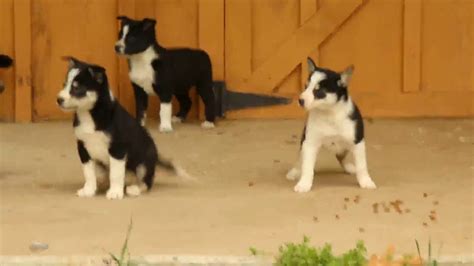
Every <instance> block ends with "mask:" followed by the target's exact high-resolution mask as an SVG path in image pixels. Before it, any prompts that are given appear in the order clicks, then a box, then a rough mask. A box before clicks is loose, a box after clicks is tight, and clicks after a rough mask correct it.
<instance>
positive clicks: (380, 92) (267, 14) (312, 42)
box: [225, 0, 474, 118]
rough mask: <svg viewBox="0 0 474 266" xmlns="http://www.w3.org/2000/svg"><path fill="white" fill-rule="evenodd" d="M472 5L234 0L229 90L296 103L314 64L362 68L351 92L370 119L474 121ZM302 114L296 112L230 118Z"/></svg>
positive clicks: (459, 1) (229, 5)
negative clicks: (457, 118) (308, 68)
mask: <svg viewBox="0 0 474 266" xmlns="http://www.w3.org/2000/svg"><path fill="white" fill-rule="evenodd" d="M473 6H474V1H470V0H425V1H421V0H405V1H401V0H400V1H395V0H366V1H362V0H319V1H318V0H226V6H225V20H226V23H225V25H226V28H225V36H226V39H225V77H226V82H227V84H228V88H229V89H230V90H235V91H241V92H254V93H255V92H256V93H262V94H269V95H277V96H284V97H292V98H294V99H296V97H297V96H298V94H299V93H300V90H301V88H302V87H303V81H304V80H305V79H306V78H307V73H306V63H305V62H306V60H305V59H306V57H307V56H311V57H312V58H313V59H315V60H316V62H318V64H319V65H321V66H323V67H328V68H331V69H335V70H342V69H344V68H345V67H346V66H348V65H350V64H354V65H355V68H356V70H355V74H354V78H353V81H352V84H351V87H350V91H351V94H352V96H353V98H354V99H355V100H356V102H357V103H358V104H359V105H360V107H361V109H362V111H363V113H364V114H365V116H367V117H371V116H372V117H413V116H472V115H474V110H473V102H472V99H473V96H474V95H473V88H474V82H473V76H474V75H473V65H472V63H473V62H474V61H473V58H474V57H473V50H474V43H473V35H474V31H473V23H474V20H473V14H474V7H473ZM446 10H450V12H445V11H446ZM454 28H455V29H454ZM453 29H454V30H453ZM447 64H449V65H450V66H451V67H449V70H448V68H447ZM443 71H444V72H443ZM447 73H449V74H447ZM453 80H455V81H453ZM303 115H304V112H303V111H302V110H301V109H300V108H298V107H297V106H296V104H292V105H288V106H278V107H266V108H253V109H248V110H242V111H234V112H231V113H229V114H228V117H231V118H243V117H265V118H285V117H301V116H303Z"/></svg>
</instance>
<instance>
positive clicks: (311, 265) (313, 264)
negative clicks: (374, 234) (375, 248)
mask: <svg viewBox="0 0 474 266" xmlns="http://www.w3.org/2000/svg"><path fill="white" fill-rule="evenodd" d="M366 255H367V249H366V248H365V245H364V243H363V242H362V241H359V242H358V243H357V245H356V247H355V248H354V249H351V250H349V251H347V252H345V253H344V254H342V255H340V256H336V255H334V254H333V253H332V247H331V245H329V244H326V245H324V247H323V248H316V247H313V246H311V245H310V240H309V238H308V237H306V236H305V237H304V238H303V242H302V243H298V244H295V243H287V244H285V245H283V246H280V249H279V254H278V255H277V257H276V263H275V265H277V266H363V265H366V264H367V260H366V258H365V257H366Z"/></svg>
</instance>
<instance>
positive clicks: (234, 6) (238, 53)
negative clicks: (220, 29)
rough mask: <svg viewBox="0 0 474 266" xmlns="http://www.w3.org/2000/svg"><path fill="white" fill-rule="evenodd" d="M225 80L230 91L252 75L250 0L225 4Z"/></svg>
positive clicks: (230, 1) (230, 0)
mask: <svg viewBox="0 0 474 266" xmlns="http://www.w3.org/2000/svg"><path fill="white" fill-rule="evenodd" d="M225 58H226V59H225V79H226V81H227V86H228V87H229V88H230V89H232V88H233V87H234V86H235V85H237V84H239V83H241V82H245V81H247V78H248V77H249V76H250V74H251V73H252V63H251V62H252V61H251V60H252V5H251V0H226V2H225Z"/></svg>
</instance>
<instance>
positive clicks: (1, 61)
mask: <svg viewBox="0 0 474 266" xmlns="http://www.w3.org/2000/svg"><path fill="white" fill-rule="evenodd" d="M12 64H13V60H12V59H11V58H10V57H8V56H7V55H0V67H1V68H7V67H9V66H11V65H12Z"/></svg>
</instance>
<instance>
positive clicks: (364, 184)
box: [358, 176, 377, 189]
mask: <svg viewBox="0 0 474 266" xmlns="http://www.w3.org/2000/svg"><path fill="white" fill-rule="evenodd" d="M358 180H359V186H360V187H361V188H366V189H376V188H377V186H376V185H375V183H374V181H373V180H372V178H370V176H365V177H362V178H359V179H358Z"/></svg>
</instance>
